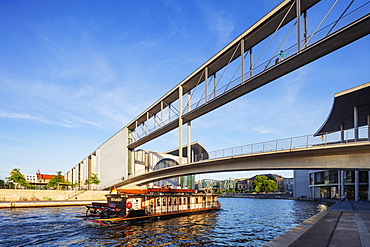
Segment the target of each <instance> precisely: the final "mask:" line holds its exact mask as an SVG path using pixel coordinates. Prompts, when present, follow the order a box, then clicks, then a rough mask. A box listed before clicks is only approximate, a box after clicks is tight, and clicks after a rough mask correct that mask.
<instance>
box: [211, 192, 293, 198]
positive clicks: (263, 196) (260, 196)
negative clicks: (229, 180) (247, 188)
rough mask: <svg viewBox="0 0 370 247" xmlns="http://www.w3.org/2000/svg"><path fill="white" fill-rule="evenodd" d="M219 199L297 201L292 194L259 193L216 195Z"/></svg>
mask: <svg viewBox="0 0 370 247" xmlns="http://www.w3.org/2000/svg"><path fill="white" fill-rule="evenodd" d="M218 196H219V197H240V198H255V199H297V198H293V195H292V194H286V193H266V194H265V193H260V194H249V193H223V194H220V195H218Z"/></svg>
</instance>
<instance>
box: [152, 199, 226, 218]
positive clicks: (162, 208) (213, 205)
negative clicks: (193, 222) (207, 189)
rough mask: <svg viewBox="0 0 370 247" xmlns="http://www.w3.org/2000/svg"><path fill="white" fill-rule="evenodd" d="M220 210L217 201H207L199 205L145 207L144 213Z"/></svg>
mask: <svg viewBox="0 0 370 247" xmlns="http://www.w3.org/2000/svg"><path fill="white" fill-rule="evenodd" d="M218 208H220V203H219V202H218V201H207V202H201V203H190V204H176V205H162V206H156V207H154V206H153V205H150V206H146V207H145V212H146V213H147V214H148V215H152V214H159V213H161V214H166V213H174V212H176V213H182V212H192V211H199V210H200V209H218Z"/></svg>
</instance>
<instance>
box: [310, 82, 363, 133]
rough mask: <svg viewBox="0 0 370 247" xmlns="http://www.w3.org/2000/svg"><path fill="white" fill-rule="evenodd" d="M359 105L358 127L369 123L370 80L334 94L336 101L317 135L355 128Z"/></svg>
mask: <svg viewBox="0 0 370 247" xmlns="http://www.w3.org/2000/svg"><path fill="white" fill-rule="evenodd" d="M355 106H357V112H358V127H360V126H364V125H367V124H368V122H367V116H368V115H370V82H367V83H365V84H362V85H359V86H357V87H353V88H350V89H347V90H344V91H342V92H339V93H336V94H335V95H334V103H333V107H332V109H331V112H330V114H329V116H328V118H327V119H326V121H325V123H324V124H323V125H322V126H321V128H320V129H319V130H318V131H317V132H316V134H315V136H317V135H321V134H324V133H329V132H335V131H340V130H341V125H343V129H352V128H354V107H355Z"/></svg>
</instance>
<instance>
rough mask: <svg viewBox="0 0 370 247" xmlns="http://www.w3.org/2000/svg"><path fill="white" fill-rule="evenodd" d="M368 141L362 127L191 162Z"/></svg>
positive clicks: (229, 151)
mask: <svg viewBox="0 0 370 247" xmlns="http://www.w3.org/2000/svg"><path fill="white" fill-rule="evenodd" d="M358 141H370V126H362V127H359V128H352V129H347V130H343V131H339V132H338V131H336V132H328V133H325V134H323V135H320V136H313V135H303V136H297V137H290V138H284V139H277V140H272V141H265V142H258V143H253V144H247V145H242V146H237V147H231V148H224V149H219V150H215V151H211V152H208V155H204V154H199V155H195V159H194V161H193V162H197V161H201V160H207V159H218V158H225V157H232V156H238V155H246V154H256V153H268V152H276V151H281V150H290V151H292V150H296V149H302V148H303V149H304V148H310V147H313V146H326V145H332V144H339V143H352V142H358Z"/></svg>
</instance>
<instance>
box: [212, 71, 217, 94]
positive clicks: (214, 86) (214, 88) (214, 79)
mask: <svg viewBox="0 0 370 247" xmlns="http://www.w3.org/2000/svg"><path fill="white" fill-rule="evenodd" d="M216 88H217V79H216V73H214V74H213V98H216Z"/></svg>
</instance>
